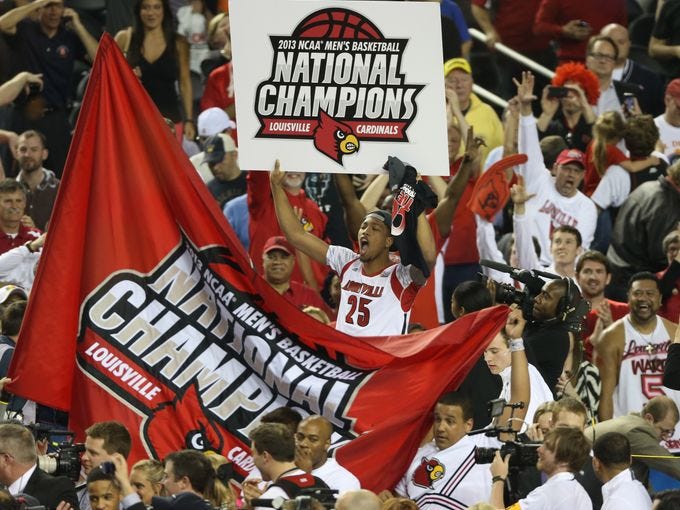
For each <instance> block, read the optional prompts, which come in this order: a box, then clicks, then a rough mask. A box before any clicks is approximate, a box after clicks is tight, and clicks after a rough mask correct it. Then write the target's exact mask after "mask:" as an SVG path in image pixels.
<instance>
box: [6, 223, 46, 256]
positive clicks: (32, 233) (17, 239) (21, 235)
mask: <svg viewBox="0 0 680 510" xmlns="http://www.w3.org/2000/svg"><path fill="white" fill-rule="evenodd" d="M38 237H40V230H38V229H37V228H33V227H25V226H24V225H19V231H18V232H17V234H16V235H15V236H12V235H10V234H6V233H5V232H3V231H2V230H0V253H5V252H6V251H9V250H11V249H12V248H16V247H17V246H21V245H22V244H26V243H27V242H29V241H33V240H35V239H37V238H38Z"/></svg>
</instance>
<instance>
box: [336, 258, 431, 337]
mask: <svg viewBox="0 0 680 510" xmlns="http://www.w3.org/2000/svg"><path fill="white" fill-rule="evenodd" d="M326 263H327V264H328V265H329V266H330V267H331V269H333V270H334V271H335V272H336V273H338V275H339V277H340V304H339V306H338V319H337V321H336V323H335V329H337V330H338V331H343V332H345V333H347V334H348V335H353V336H385V335H401V334H405V333H406V327H407V326H408V318H409V315H410V314H411V307H412V306H413V301H414V300H415V298H416V294H417V293H418V290H419V289H420V287H419V286H418V285H417V284H416V283H415V282H414V281H413V280H412V278H411V274H410V268H409V267H406V266H404V265H402V264H399V263H395V264H392V265H391V266H388V267H386V268H385V269H383V270H382V271H381V272H380V273H378V274H375V275H368V274H366V273H364V270H363V267H362V263H361V261H360V260H359V255H357V254H356V253H355V252H353V251H352V250H349V249H347V248H344V247H342V246H329V248H328V253H327V255H326Z"/></svg>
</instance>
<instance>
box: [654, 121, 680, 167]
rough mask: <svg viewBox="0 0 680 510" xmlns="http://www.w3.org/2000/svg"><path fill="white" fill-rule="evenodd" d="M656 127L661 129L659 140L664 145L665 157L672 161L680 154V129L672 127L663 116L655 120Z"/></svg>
mask: <svg viewBox="0 0 680 510" xmlns="http://www.w3.org/2000/svg"><path fill="white" fill-rule="evenodd" d="M654 123H655V124H656V127H658V128H659V140H661V144H662V145H663V153H664V155H665V156H666V157H667V158H668V159H670V158H671V157H672V156H677V155H679V154H680V127H675V126H671V125H670V124H669V123H668V122H667V121H666V119H665V118H664V116H663V114H661V115H659V116H658V117H657V118H655V119H654Z"/></svg>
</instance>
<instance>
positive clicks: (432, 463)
mask: <svg viewBox="0 0 680 510" xmlns="http://www.w3.org/2000/svg"><path fill="white" fill-rule="evenodd" d="M444 473H446V468H444V465H443V464H442V463H441V462H439V461H438V460H437V459H435V458H434V457H433V458H431V459H428V458H427V457H423V458H422V459H421V460H420V466H418V467H417V468H416V470H415V471H414V472H413V476H412V477H411V481H412V482H413V484H414V485H417V486H418V487H424V488H426V489H432V488H433V487H432V486H433V485H434V482H436V481H437V480H440V479H441V478H443V477H444Z"/></svg>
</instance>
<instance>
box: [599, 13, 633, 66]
mask: <svg viewBox="0 0 680 510" xmlns="http://www.w3.org/2000/svg"><path fill="white" fill-rule="evenodd" d="M600 35H605V36H607V37H610V38H611V39H612V40H613V41H614V43H615V44H616V46H617V48H618V49H619V58H618V59H617V60H616V66H617V67H619V66H622V65H623V64H624V63H625V61H626V59H628V54H629V53H630V36H629V35H628V29H627V28H626V27H624V26H623V25H619V24H618V23H610V24H609V25H606V26H605V27H604V28H603V29H602V30H601V31H600Z"/></svg>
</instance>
